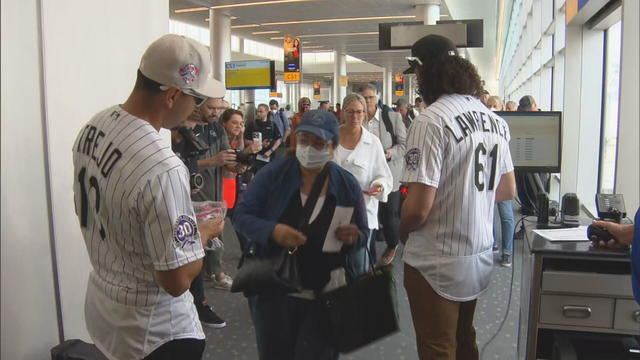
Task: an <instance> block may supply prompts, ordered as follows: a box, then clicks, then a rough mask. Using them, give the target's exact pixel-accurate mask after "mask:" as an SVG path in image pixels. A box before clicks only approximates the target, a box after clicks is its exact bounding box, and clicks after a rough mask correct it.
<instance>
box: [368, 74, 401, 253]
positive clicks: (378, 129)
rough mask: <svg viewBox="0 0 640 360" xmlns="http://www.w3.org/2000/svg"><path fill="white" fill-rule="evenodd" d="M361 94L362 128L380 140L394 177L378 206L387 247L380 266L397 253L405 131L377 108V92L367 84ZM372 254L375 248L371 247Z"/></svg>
mask: <svg viewBox="0 0 640 360" xmlns="http://www.w3.org/2000/svg"><path fill="white" fill-rule="evenodd" d="M359 93H360V95H362V97H364V99H365V100H366V101H367V115H366V117H365V122H364V127H365V129H367V130H369V132H371V133H372V134H373V135H375V136H376V137H378V139H380V142H381V143H382V147H383V149H384V155H385V157H386V159H387V162H388V164H389V168H390V169H391V173H392V174H393V188H392V189H391V193H389V197H388V199H387V202H386V203H380V209H379V213H378V214H379V216H380V223H381V224H382V231H381V233H382V236H384V240H385V242H386V243H387V248H386V250H385V251H384V253H383V254H382V257H381V258H380V262H381V263H382V264H383V265H386V264H390V263H391V262H392V261H393V259H394V258H395V256H396V252H397V250H398V222H399V220H400V176H401V173H402V164H403V158H404V150H405V141H406V135H407V128H406V127H405V126H404V122H402V116H400V114H399V113H396V112H393V111H389V110H386V109H383V108H381V107H379V106H378V97H379V96H378V90H377V89H376V87H374V86H372V85H370V84H367V85H365V86H363V87H361V88H360V90H359ZM371 250H372V253H373V254H374V255H375V251H374V250H375V246H372V249H371Z"/></svg>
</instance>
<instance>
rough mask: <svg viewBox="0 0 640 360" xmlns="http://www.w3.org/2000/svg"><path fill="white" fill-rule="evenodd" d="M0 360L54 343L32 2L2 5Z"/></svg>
mask: <svg viewBox="0 0 640 360" xmlns="http://www.w3.org/2000/svg"><path fill="white" fill-rule="evenodd" d="M0 4H1V6H2V7H1V16H2V18H1V19H2V20H1V24H2V28H1V30H0V33H1V35H2V40H1V42H0V44H1V45H2V50H1V51H0V53H1V55H2V60H1V61H0V62H1V63H2V72H1V75H0V79H1V88H2V90H1V91H2V96H1V97H0V103H1V105H0V108H1V115H0V118H1V119H2V132H1V133H2V134H1V135H2V151H1V153H2V162H1V164H2V170H1V173H2V175H1V176H2V180H1V181H2V187H1V189H2V190H1V191H2V210H1V213H2V222H1V224H2V240H1V251H0V252H1V254H2V259H1V260H0V264H2V270H1V271H0V273H1V274H2V275H1V276H2V279H1V282H0V284H1V285H2V290H1V291H0V294H1V300H0V303H1V304H2V306H1V307H2V310H1V315H0V317H1V318H2V321H1V323H2V329H1V330H0V332H1V333H2V340H1V346H0V349H1V352H0V358H2V359H7V360H39V359H46V358H48V357H49V355H48V353H49V349H50V348H51V347H52V346H54V345H55V344H57V343H58V323H57V320H56V306H55V294H54V286H53V271H52V264H51V263H52V262H51V247H50V236H49V212H48V209H47V201H46V199H47V184H46V181H45V179H46V174H45V169H44V164H45V156H44V151H43V150H44V137H43V133H42V119H43V113H42V102H41V100H42V98H41V90H42V87H41V81H40V68H41V66H40V61H39V59H40V55H39V51H38V48H39V46H40V41H39V37H38V23H39V20H40V19H39V16H38V11H37V2H36V1H2V2H1V3H0Z"/></svg>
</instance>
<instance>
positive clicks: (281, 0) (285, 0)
mask: <svg viewBox="0 0 640 360" xmlns="http://www.w3.org/2000/svg"><path fill="white" fill-rule="evenodd" d="M309 1H316V0H271V1H255V2H250V3H242V4H230V5H218V6H212V7H211V8H212V9H214V10H215V9H228V8H236V7H246V6H260V5H277V4H288V3H297V2H309Z"/></svg>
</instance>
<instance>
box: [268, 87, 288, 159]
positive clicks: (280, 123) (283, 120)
mask: <svg viewBox="0 0 640 360" xmlns="http://www.w3.org/2000/svg"><path fill="white" fill-rule="evenodd" d="M269 112H270V113H271V121H273V124H274V125H275V126H276V128H278V132H280V135H282V141H283V142H286V141H287V138H288V137H289V134H290V133H291V129H290V128H291V124H290V123H289V119H287V117H286V116H285V114H284V110H283V111H280V110H278V101H277V100H276V99H271V100H270V101H269ZM284 150H285V146H280V147H278V151H279V152H278V155H280V154H281V151H284Z"/></svg>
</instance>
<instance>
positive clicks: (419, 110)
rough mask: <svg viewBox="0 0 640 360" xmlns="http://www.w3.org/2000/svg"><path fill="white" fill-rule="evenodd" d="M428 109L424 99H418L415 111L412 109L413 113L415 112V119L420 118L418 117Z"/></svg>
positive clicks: (415, 103) (414, 103) (414, 107)
mask: <svg viewBox="0 0 640 360" xmlns="http://www.w3.org/2000/svg"><path fill="white" fill-rule="evenodd" d="M426 109H427V107H426V106H425V105H424V101H422V98H421V97H420V96H418V97H416V99H415V101H414V102H413V109H411V111H412V112H413V119H415V118H416V117H418V115H420V114H421V113H422V112H423V111H424V110H426Z"/></svg>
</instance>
